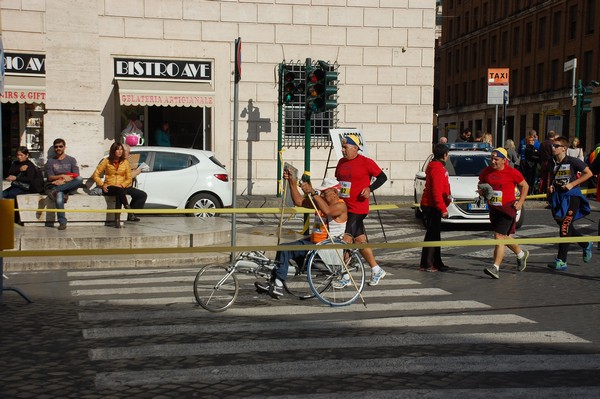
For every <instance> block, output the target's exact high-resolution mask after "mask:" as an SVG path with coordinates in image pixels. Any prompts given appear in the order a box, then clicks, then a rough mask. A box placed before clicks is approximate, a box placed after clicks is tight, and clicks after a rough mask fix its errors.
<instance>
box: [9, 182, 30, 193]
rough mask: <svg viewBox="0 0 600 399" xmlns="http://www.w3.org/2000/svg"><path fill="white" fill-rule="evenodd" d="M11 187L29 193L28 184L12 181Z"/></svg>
mask: <svg viewBox="0 0 600 399" xmlns="http://www.w3.org/2000/svg"><path fill="white" fill-rule="evenodd" d="M10 186H11V187H16V188H20V189H21V190H25V191H29V183H23V182H22V181H16V180H14V181H12V182H11V183H10Z"/></svg>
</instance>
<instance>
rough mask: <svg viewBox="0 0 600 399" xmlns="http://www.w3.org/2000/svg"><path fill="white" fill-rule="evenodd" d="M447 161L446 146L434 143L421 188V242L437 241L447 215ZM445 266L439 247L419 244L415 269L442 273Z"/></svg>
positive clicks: (440, 237)
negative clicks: (420, 245) (422, 223)
mask: <svg viewBox="0 0 600 399" xmlns="http://www.w3.org/2000/svg"><path fill="white" fill-rule="evenodd" d="M447 161H448V147H447V146H446V145H444V144H436V145H435V146H434V147H433V160H432V161H431V162H429V164H428V165H427V169H426V170H425V176H426V177H425V188H424V190H423V197H422V198H421V211H422V212H423V221H424V224H425V228H426V229H427V232H426V233H425V241H441V240H442V235H441V229H442V218H447V217H448V208H447V206H448V205H449V204H450V202H451V199H450V183H449V181H448V171H447V170H446V167H445V165H446V162H447ZM448 269H449V267H448V266H446V265H444V262H443V261H442V256H441V248H440V247H423V249H422V251H421V264H420V267H419V270H421V271H428V272H437V271H440V272H445V271H447V270H448Z"/></svg>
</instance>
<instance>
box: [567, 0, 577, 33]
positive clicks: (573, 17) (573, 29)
mask: <svg viewBox="0 0 600 399" xmlns="http://www.w3.org/2000/svg"><path fill="white" fill-rule="evenodd" d="M568 35H569V39H570V40H573V39H575V38H576V37H577V5H572V6H571V7H569V33H568Z"/></svg>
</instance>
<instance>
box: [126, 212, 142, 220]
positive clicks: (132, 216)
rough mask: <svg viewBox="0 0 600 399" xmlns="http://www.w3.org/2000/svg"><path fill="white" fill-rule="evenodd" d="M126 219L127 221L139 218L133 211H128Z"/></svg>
mask: <svg viewBox="0 0 600 399" xmlns="http://www.w3.org/2000/svg"><path fill="white" fill-rule="evenodd" d="M127 221H128V222H139V221H140V218H139V217H137V216H135V213H130V214H128V215H127Z"/></svg>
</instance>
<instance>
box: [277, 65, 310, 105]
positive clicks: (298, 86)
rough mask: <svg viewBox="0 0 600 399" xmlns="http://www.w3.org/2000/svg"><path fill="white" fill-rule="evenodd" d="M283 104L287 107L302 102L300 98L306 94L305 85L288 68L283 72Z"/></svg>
mask: <svg viewBox="0 0 600 399" xmlns="http://www.w3.org/2000/svg"><path fill="white" fill-rule="evenodd" d="M282 80H283V86H282V102H283V104H285V105H292V104H293V103H294V102H298V101H300V98H299V96H300V95H301V94H304V90H305V88H304V83H302V82H301V81H300V79H299V76H298V74H297V73H296V72H293V71H291V70H289V69H287V68H285V67H284V68H283V70H282Z"/></svg>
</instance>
